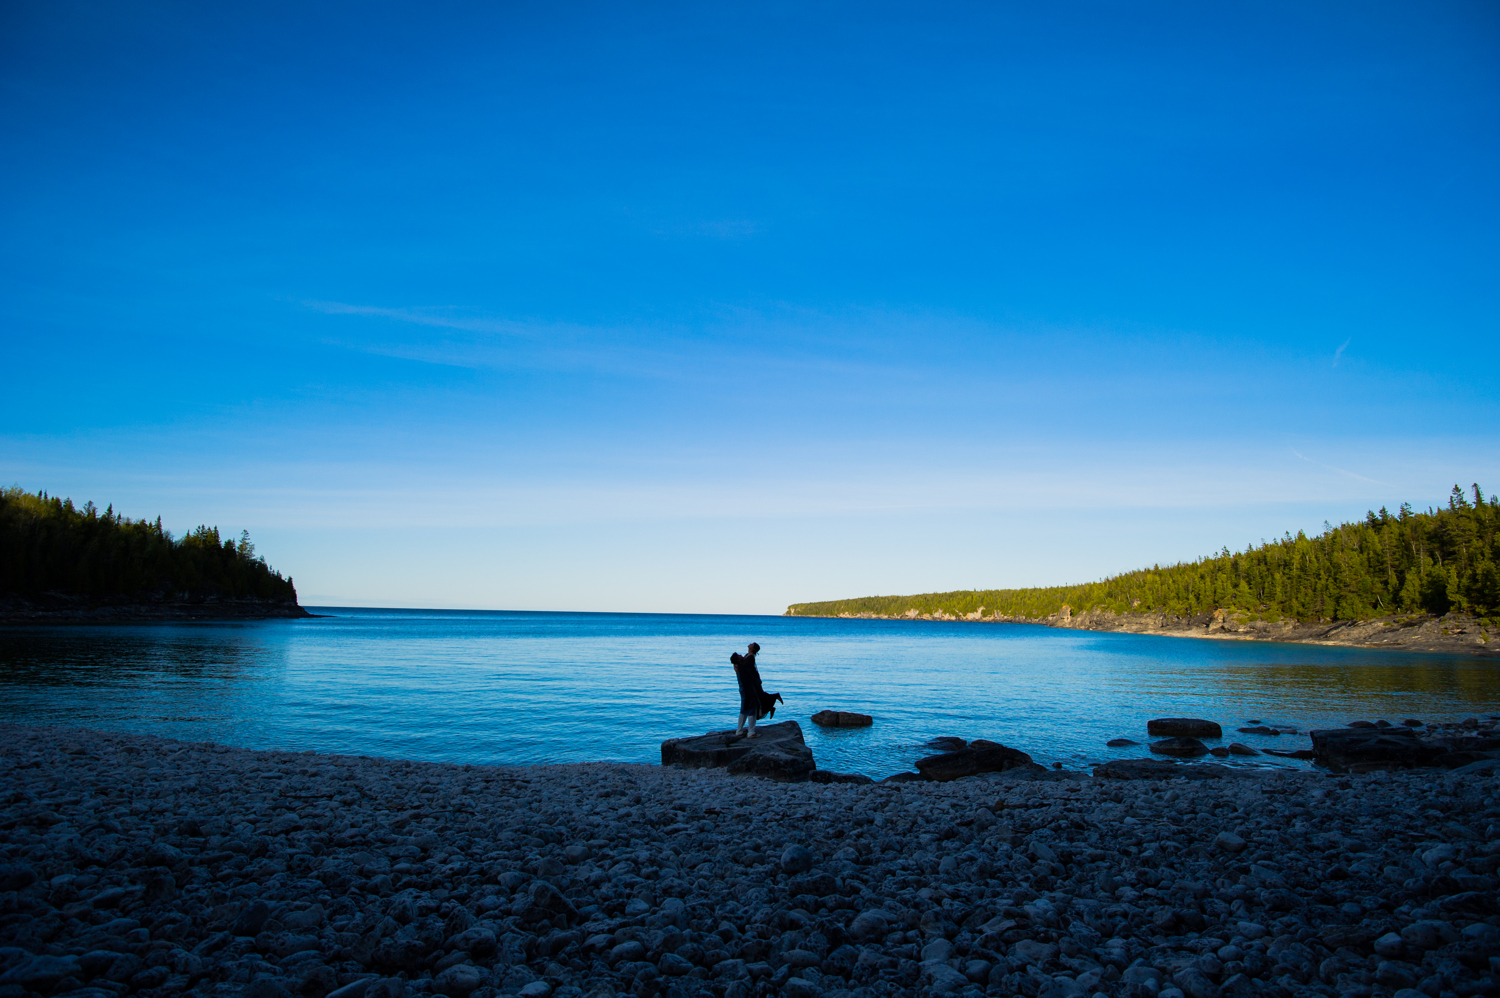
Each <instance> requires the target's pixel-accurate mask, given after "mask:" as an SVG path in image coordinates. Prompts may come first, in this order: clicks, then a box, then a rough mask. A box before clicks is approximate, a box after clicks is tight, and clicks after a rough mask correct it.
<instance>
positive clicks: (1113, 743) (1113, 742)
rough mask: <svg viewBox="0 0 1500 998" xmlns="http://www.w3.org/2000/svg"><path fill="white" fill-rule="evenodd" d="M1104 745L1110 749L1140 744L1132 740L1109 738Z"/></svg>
mask: <svg viewBox="0 0 1500 998" xmlns="http://www.w3.org/2000/svg"><path fill="white" fill-rule="evenodd" d="M1104 744H1105V745H1108V746H1109V747H1110V748H1129V747H1130V746H1132V745H1139V744H1140V742H1138V741H1136V740H1135V739H1133V738H1111V739H1110V740H1109V741H1107V742H1105V743H1104Z"/></svg>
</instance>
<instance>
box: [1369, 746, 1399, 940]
mask: <svg viewBox="0 0 1500 998" xmlns="http://www.w3.org/2000/svg"><path fill="white" fill-rule="evenodd" d="M1371 727H1374V725H1371ZM1405 948H1406V944H1405V943H1403V942H1402V941H1401V937H1400V936H1399V935H1397V934H1396V933H1394V932H1387V933H1386V934H1385V935H1383V936H1381V937H1380V938H1379V939H1377V940H1375V955H1376V956H1384V957H1396V956H1400V955H1401V952H1402V950H1404V949H1405Z"/></svg>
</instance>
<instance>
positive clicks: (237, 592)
mask: <svg viewBox="0 0 1500 998" xmlns="http://www.w3.org/2000/svg"><path fill="white" fill-rule="evenodd" d="M0 592H6V593H12V594H16V595H23V596H40V595H43V594H47V593H59V594H66V595H75V596H88V597H127V598H130V597H135V598H145V597H149V598H187V599H196V598H203V597H207V596H214V597H220V598H224V597H229V598H240V599H243V598H255V599H263V600H273V601H277V602H291V603H295V602H296V601H297V589H296V587H295V586H294V585H293V584H292V580H291V579H290V578H282V577H281V573H280V572H276V571H273V570H272V569H271V567H270V566H268V565H267V564H266V561H265V559H264V558H258V557H256V555H255V545H254V544H252V543H251V542H250V535H249V533H242V534H241V535H240V537H239V540H238V541H235V540H232V539H221V538H220V537H219V528H218V527H205V526H200V527H198V528H197V529H195V530H193V531H191V532H190V533H188V534H187V535H186V536H184V537H183V538H182V539H180V540H178V539H174V538H173V537H172V534H171V532H170V531H167V530H164V529H162V525H161V517H157V518H156V522H154V523H152V522H150V521H148V520H131V519H129V518H127V517H124V516H120V515H119V514H117V513H116V512H115V510H114V506H113V505H111V506H110V507H108V508H107V509H105V510H104V511H103V512H100V511H99V510H98V509H97V508H96V507H95V506H94V504H93V503H92V502H89V503H85V504H84V505H83V506H82V507H81V508H80V507H77V506H74V505H73V500H71V499H58V498H56V497H52V496H48V495H47V493H46V492H43V491H39V492H37V493H36V494H34V495H33V494H32V493H29V492H25V491H22V490H21V489H19V488H10V489H5V490H3V491H0Z"/></svg>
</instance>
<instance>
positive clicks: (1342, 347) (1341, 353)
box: [1333, 336, 1354, 367]
mask: <svg viewBox="0 0 1500 998" xmlns="http://www.w3.org/2000/svg"><path fill="white" fill-rule="evenodd" d="M1353 341H1354V337H1352V336H1351V337H1349V339H1347V340H1345V341H1344V342H1342V343H1340V344H1339V348H1338V349H1337V350H1335V351H1334V352H1333V366H1334V367H1338V366H1339V358H1340V357H1342V356H1344V350H1345V349H1347V348H1348V346H1349V344H1350V343H1352V342H1353Z"/></svg>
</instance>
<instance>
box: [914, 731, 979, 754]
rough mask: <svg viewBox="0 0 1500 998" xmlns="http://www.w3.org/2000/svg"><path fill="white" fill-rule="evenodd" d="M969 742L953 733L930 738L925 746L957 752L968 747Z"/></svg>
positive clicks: (940, 750)
mask: <svg viewBox="0 0 1500 998" xmlns="http://www.w3.org/2000/svg"><path fill="white" fill-rule="evenodd" d="M968 745H969V743H968V742H966V741H964V740H963V739H962V738H955V737H954V736H953V735H938V736H937V737H936V738H933V739H932V740H930V741H929V742H928V743H927V744H926V745H924V746H922V747H923V748H930V749H937V750H938V751H939V752H957V751H958V750H959V749H962V748H967V747H968Z"/></svg>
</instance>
